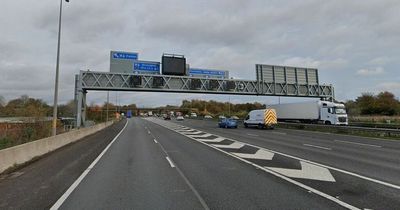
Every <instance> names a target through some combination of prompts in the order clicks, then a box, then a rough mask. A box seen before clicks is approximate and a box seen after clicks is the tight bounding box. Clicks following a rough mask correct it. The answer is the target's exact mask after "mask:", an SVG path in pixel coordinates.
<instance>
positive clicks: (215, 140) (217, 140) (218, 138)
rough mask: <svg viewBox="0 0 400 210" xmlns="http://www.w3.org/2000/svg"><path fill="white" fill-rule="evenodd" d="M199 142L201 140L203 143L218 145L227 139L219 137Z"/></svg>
mask: <svg viewBox="0 0 400 210" xmlns="http://www.w3.org/2000/svg"><path fill="white" fill-rule="evenodd" d="M198 140H200V141H202V142H215V143H217V142H221V141H223V140H225V138H222V137H217V138H215V139H198Z"/></svg>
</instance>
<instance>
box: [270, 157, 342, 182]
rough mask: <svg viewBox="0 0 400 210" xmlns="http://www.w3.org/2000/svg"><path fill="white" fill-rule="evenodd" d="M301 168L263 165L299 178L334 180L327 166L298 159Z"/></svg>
mask: <svg viewBox="0 0 400 210" xmlns="http://www.w3.org/2000/svg"><path fill="white" fill-rule="evenodd" d="M300 164H301V169H300V170H299V169H287V168H275V167H265V168H268V169H270V170H273V171H275V172H278V173H280V174H282V175H285V176H288V177H292V178H300V179H312V180H319V181H326V182H336V180H335V178H333V176H332V174H331V172H329V170H328V169H327V168H323V167H320V166H316V165H313V164H310V163H306V162H303V161H300Z"/></svg>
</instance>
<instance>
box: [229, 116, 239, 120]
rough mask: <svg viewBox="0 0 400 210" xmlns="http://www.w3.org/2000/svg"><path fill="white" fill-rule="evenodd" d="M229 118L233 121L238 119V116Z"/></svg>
mask: <svg viewBox="0 0 400 210" xmlns="http://www.w3.org/2000/svg"><path fill="white" fill-rule="evenodd" d="M231 118H232V119H234V120H238V119H239V117H238V116H232V117H231Z"/></svg>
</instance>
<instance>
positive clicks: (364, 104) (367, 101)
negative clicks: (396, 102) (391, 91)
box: [356, 93, 377, 114]
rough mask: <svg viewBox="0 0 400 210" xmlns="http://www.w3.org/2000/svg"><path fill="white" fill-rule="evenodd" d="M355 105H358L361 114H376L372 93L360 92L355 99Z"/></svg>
mask: <svg viewBox="0 0 400 210" xmlns="http://www.w3.org/2000/svg"><path fill="white" fill-rule="evenodd" d="M356 103H357V105H358V106H359V107H360V111H361V114H376V112H377V111H376V110H377V109H376V99H375V96H374V94H373V93H362V94H361V96H359V97H358V98H357V99H356Z"/></svg>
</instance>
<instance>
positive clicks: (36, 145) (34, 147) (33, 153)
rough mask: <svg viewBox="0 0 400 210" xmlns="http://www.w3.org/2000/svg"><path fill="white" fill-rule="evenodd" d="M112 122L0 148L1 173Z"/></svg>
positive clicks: (94, 131)
mask: <svg viewBox="0 0 400 210" xmlns="http://www.w3.org/2000/svg"><path fill="white" fill-rule="evenodd" d="M111 124H112V122H106V123H100V124H97V125H94V126H91V127H87V128H81V129H79V130H72V131H70V132H67V133H63V134H60V135H57V136H52V137H48V138H44V139H39V140H36V141H32V142H28V143H25V144H21V145H17V146H14V147H10V148H6V149H3V150H0V173H2V172H4V171H5V170H7V169H8V168H10V167H13V166H15V165H18V164H22V163H26V162H28V161H30V160H32V159H33V158H35V157H38V156H41V155H44V154H46V153H48V152H51V151H53V150H56V149H58V148H60V147H63V146H65V145H67V144H69V143H72V142H75V141H77V140H79V139H81V138H83V137H85V136H88V135H90V134H93V133H96V132H97V131H99V130H101V129H104V128H106V127H108V126H110V125H111Z"/></svg>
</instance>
